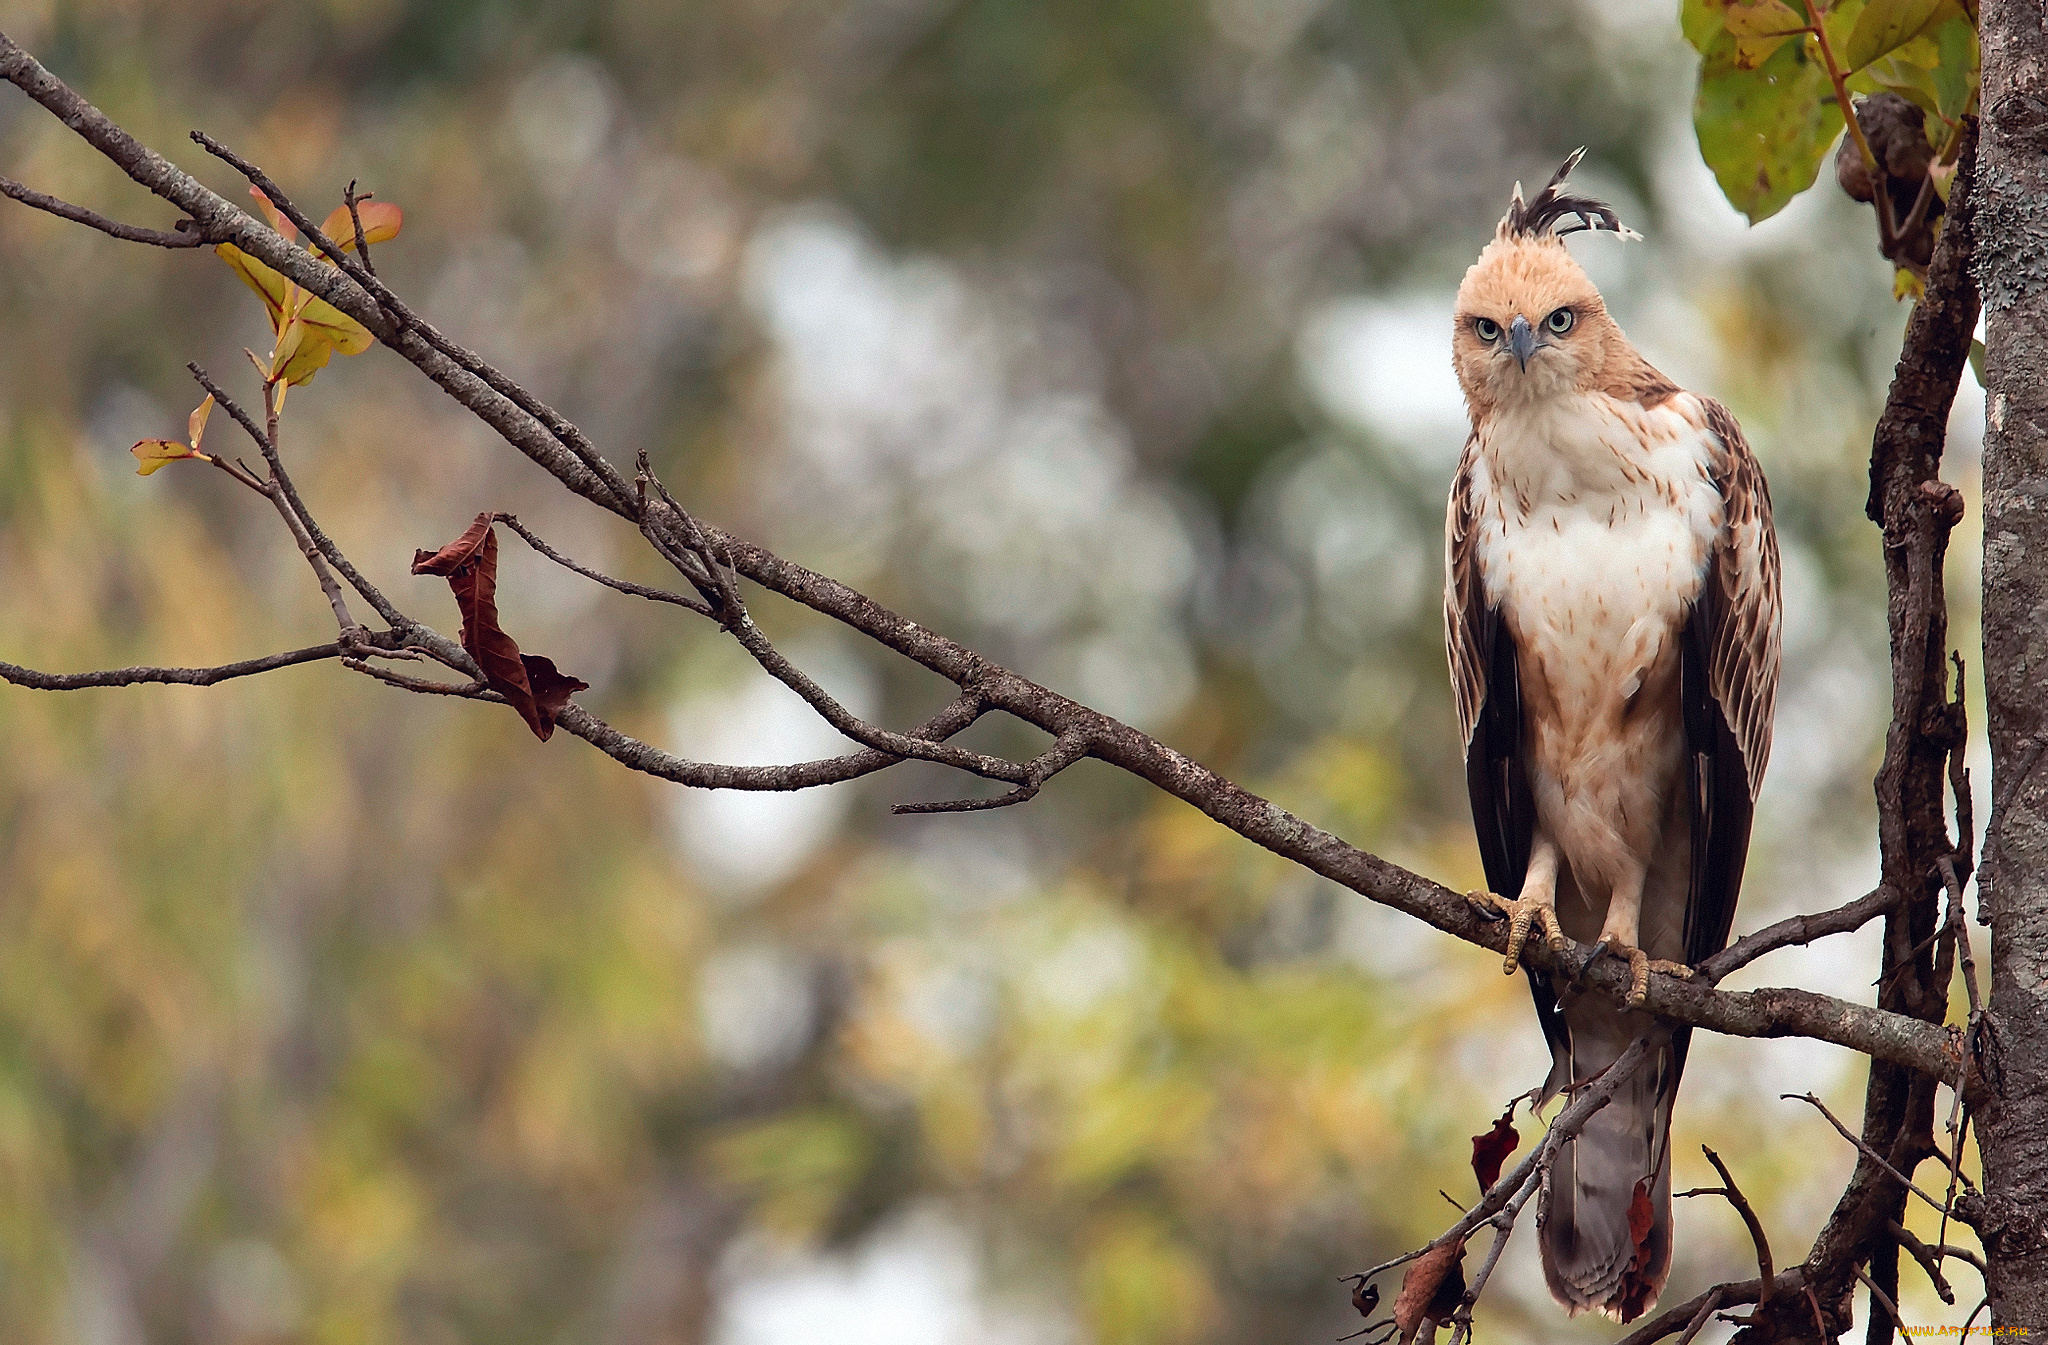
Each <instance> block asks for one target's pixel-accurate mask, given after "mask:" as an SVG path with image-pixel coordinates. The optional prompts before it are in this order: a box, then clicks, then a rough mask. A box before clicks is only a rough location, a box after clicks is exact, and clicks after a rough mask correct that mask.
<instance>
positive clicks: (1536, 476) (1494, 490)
mask: <svg viewBox="0 0 2048 1345" xmlns="http://www.w3.org/2000/svg"><path fill="white" fill-rule="evenodd" d="M1698 411H1699V408H1698V406H1697V404H1696V403H1694V402H1693V400H1692V399H1691V398H1690V397H1689V396H1685V395H1683V394H1681V395H1680V396H1678V397H1674V398H1672V399H1671V400H1670V401H1668V402H1666V403H1664V404H1663V405H1662V406H1660V407H1658V408H1657V409H1655V410H1645V409H1644V408H1643V407H1641V406H1640V405H1638V404H1636V403H1634V402H1617V401H1615V400H1614V399H1612V398H1608V397H1605V396H1602V395H1600V394H1592V395H1590V396H1584V397H1577V396H1575V397H1569V398H1558V399H1555V400H1554V401H1550V402H1547V403H1540V404H1536V405H1533V406H1531V407H1528V408H1524V409H1520V410H1517V411H1515V412H1512V413H1510V414H1508V415H1503V416H1497V417H1495V418H1493V419H1492V420H1491V421H1490V422H1489V424H1487V425H1486V426H1485V427H1484V428H1482V429H1481V431H1480V445H1479V447H1480V450H1481V451H1480V453H1479V455H1478V460H1477V462H1476V463H1475V466H1474V474H1473V481H1472V489H1473V501H1474V504H1475V505H1476V506H1477V508H1476V511H1475V512H1476V514H1477V518H1476V519H1475V524H1476V532H1477V537H1476V541H1477V545H1478V555H1477V559H1478V563H1479V573H1480V582H1481V584H1482V586H1483V587H1484V589H1485V591H1486V598H1487V600H1488V602H1489V603H1497V604H1499V605H1500V607H1501V608H1502V611H1503V613H1504V615H1505V616H1506V618H1507V623H1508V627H1509V630H1510V631H1511V633H1512V636H1513V639H1514V644H1515V650H1516V654H1517V659H1518V663H1519V666H1520V669H1521V681H1522V696H1523V701H1524V708H1525V710H1526V711H1527V713H1526V715H1525V718H1524V725H1525V732H1526V733H1527V734H1528V741H1527V742H1526V744H1525V748H1526V750H1527V752H1528V754H1529V755H1528V762H1529V767H1530V783H1531V785H1532V786H1533V787H1534V789H1535V793H1536V804H1537V815H1538V822H1539V826H1540V827H1541V829H1542V831H1543V833H1544V834H1545V835H1547V836H1550V837H1552V838H1554V839H1555V840H1556V841H1557V842H1558V843H1559V844H1560V845H1561V846H1562V847H1563V850H1564V854H1565V857H1566V859H1567V861H1568V862H1569V863H1570V865H1571V868H1572V871H1573V873H1574V874H1575V875H1576V876H1577V879H1578V881H1579V884H1580V888H1581V890H1582V891H1586V892H1587V893H1588V895H1589V896H1591V895H1592V894H1593V893H1594V892H1599V893H1600V896H1601V899H1602V900H1603V901H1604V892H1605V888H1606V886H1607V884H1608V883H1610V882H1612V881H1614V880H1615V879H1616V878H1617V877H1618V876H1619V875H1621V874H1623V873H1625V872H1628V871H1630V870H1631V866H1646V865H1647V864H1648V863H1649V857H1650V856H1652V855H1653V854H1654V853H1655V852H1656V849H1657V846H1658V844H1659V836H1660V834H1661V831H1662V828H1663V819H1664V818H1665V817H1666V816H1667V809H1668V808H1669V807H1670V806H1671V804H1672V803H1673V801H1674V800H1675V799H1676V798H1677V797H1679V796H1678V794H1677V792H1676V791H1677V790H1678V789H1679V788H1680V783H1679V782H1680V778H1681V777H1680V774H1679V771H1680V765H1681V762H1682V750H1683V742H1684V730H1683V726H1682V720H1681V718H1680V714H1681V711H1680V707H1679V698H1678V694H1677V693H1678V667H1679V657H1680V647H1679V639H1680V632H1681V631H1682V629H1683V627H1684V622H1685V618H1686V612H1687V605H1688V604H1689V603H1690V602H1691V601H1692V599H1693V598H1694V597H1695V596H1696V595H1697V594H1698V593H1699V590H1700V583H1701V580H1702V578H1703V576H1704V574H1705V569H1706V563H1707V559H1708V556H1709V555H1710V554H1711V550H1712V547H1713V543H1714V539H1715V535H1716V534H1717V533H1718V532H1719V530H1720V527H1721V517H1722V512H1723V505H1722V500H1721V495H1720V492H1719V490H1718V489H1716V487H1715V486H1714V483H1713V479H1712V476H1711V470H1712V464H1713V461H1714V453H1715V449H1716V445H1715V441H1714V440H1713V439H1712V437H1711V436H1710V435H1709V434H1708V433H1707V432H1706V430H1705V428H1704V425H1705V417H1704V416H1703V415H1700V414H1698ZM1688 412H1690V413H1692V414H1687V413H1688ZM1639 691H1644V692H1646V693H1647V694H1645V695H1643V696H1641V697H1638V695H1637V693H1638V692H1639Z"/></svg>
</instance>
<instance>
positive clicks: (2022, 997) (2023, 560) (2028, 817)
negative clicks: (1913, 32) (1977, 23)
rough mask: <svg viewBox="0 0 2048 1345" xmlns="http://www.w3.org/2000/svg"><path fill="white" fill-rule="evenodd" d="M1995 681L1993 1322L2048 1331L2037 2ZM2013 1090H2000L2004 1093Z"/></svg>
mask: <svg viewBox="0 0 2048 1345" xmlns="http://www.w3.org/2000/svg"><path fill="white" fill-rule="evenodd" d="M1982 34H1983V43H1984V132H1983V147H1982V149H1981V150H1980V154H1979V164H1980V167H1979V202H1980V204H1979V210H1978V222H1977V230H1978V239H1979V251H1978V270H1977V274H1978V282H1979V285H1980V287H1981V289H1982V290H1983V293H1984V310H1985V360H1984V372H1985V384H1986V390H1987V394H1988V396H1987V404H1986V420H1987V422H1988V424H1987V428H1986V433H1985V439H1984V681H1985V687H1986V691H1987V693H1988V694H1987V705H1986V709H1987V711H1988V717H1989V725H1990V733H1991V763H1992V815H1991V823H1990V829H1989V832H1988V833H1987V836H1986V841H1985V847H1984V849H1985V866H1984V867H1985V873H1984V886H1983V911H1984V918H1985V919H1986V920H1987V921H1988V922H1989V924H1990V925H1991V928H1992V943H1991V1000H1990V1021H1991V1024H1992V1026H1993V1029H1994V1033H1993V1035H1994V1038H1995V1042H1996V1046H1995V1048H1994V1049H1995V1052H1996V1056H1997V1061H1998V1064H1999V1065H2001V1066H2002V1067H2003V1068H2002V1069H2001V1070H1999V1071H1997V1073H1996V1075H1995V1076H1994V1082H1993V1085H1992V1086H1991V1087H1990V1088H1988V1089H1987V1090H1986V1095H1985V1097H1984V1099H1983V1101H1982V1103H1981V1104H1980V1110H1979V1112H1978V1117H1977V1120H1978V1126H1979V1130H1978V1135H1979V1146H1978V1147H1979V1150H1980V1152H1981V1153H1982V1154H1983V1156H1984V1179H1985V1200H1984V1205H1983V1209H1982V1214H1981V1220H1982V1227H1981V1228H1980V1230H1979V1231H1980V1235H1981V1236H1982V1237H1983V1240H1984V1248H1985V1252H1986V1253H1987V1258H1988V1261H1989V1276H1988V1278H1989V1289H1990V1295H1991V1319H1992V1321H1993V1322H1994V1323H1995V1324H1997V1325H1999V1326H2006V1327H2030V1328H2033V1329H2034V1330H2040V1329H2042V1328H2043V1327H2048V1233H2044V1211H2048V1088H2043V1087H2042V1086H2041V1081H2042V1080H2043V1079H2044V1078H2048V771H2042V770H2040V769H2038V768H2039V766H2040V762H2041V757H2042V754H2043V753H2042V748H2043V745H2044V743H2048V31H2044V18H2043V13H2042V9H2041V6H2040V4H2039V0H1989V2H1988V3H1986V4H1985V6H1984V10H1983V18H1982ZM2000 1082H2002V1085H2003V1086H2002V1087H2000V1086H1998V1085H1999V1083H2000Z"/></svg>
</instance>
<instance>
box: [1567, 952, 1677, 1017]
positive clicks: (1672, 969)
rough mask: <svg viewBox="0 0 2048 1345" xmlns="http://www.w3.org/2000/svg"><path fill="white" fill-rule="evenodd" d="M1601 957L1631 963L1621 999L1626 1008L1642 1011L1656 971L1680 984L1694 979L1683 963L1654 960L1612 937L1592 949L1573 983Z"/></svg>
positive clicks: (1660, 959) (1582, 977)
mask: <svg viewBox="0 0 2048 1345" xmlns="http://www.w3.org/2000/svg"><path fill="white" fill-rule="evenodd" d="M1602 953H1613V954H1615V955H1616V956H1617V957H1623V958H1626V959H1628V993H1627V994H1626V995H1624V996H1623V997H1622V1006H1623V1007H1624V1008H1629V1009H1640V1008H1642V1007H1643V1001H1644V1000H1646V999H1648V998H1649V996H1650V973H1651V972H1653V971H1661V972H1663V973H1664V974H1665V975H1666V976H1676V977H1679V978H1680V979H1681V980H1688V981H1689V980H1691V979H1692V977H1693V969H1692V968H1691V967H1688V966H1687V965H1686V964H1685V963H1683V962H1667V961H1665V960H1664V959H1663V958H1661V957H1651V956H1650V955H1649V954H1648V953H1646V952H1644V951H1643V950H1642V949H1640V948H1631V947H1630V946H1629V945H1628V944H1625V943H1623V942H1621V941H1620V940H1619V939H1615V938H1611V937H1610V938H1603V939H1601V940H1600V942H1598V943H1596V944H1594V945H1593V951H1592V952H1590V953H1588V954H1586V960H1585V961H1584V962H1581V963H1580V964H1579V970H1578V972H1577V974H1576V975H1574V976H1573V977H1572V979H1573V980H1575V981H1576V980H1583V979H1585V975H1586V969H1587V968H1589V967H1591V966H1592V965H1593V963H1594V961H1595V959H1597V958H1598V957H1599V956H1600V954H1602Z"/></svg>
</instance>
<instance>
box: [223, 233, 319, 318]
mask: <svg viewBox="0 0 2048 1345" xmlns="http://www.w3.org/2000/svg"><path fill="white" fill-rule="evenodd" d="M213 251H214V254H215V255H216V256H218V257H219V258H220V259H221V260H222V261H224V262H226V263H227V264H228V265H229V266H232V267H233V268H234V270H235V274H236V275H238V276H240V277H241V278H242V283H243V284H244V285H247V286H248V287H249V288H250V289H252V290H254V291H256V295H257V297H258V298H260V299H262V300H263V306H264V307H265V308H267V309H269V310H270V328H271V330H272V331H281V330H282V329H283V327H284V324H285V320H286V318H285V310H286V309H287V308H288V307H289V306H290V305H291V304H292V303H293V302H294V294H293V291H295V290H297V289H298V286H296V285H294V284H292V282H291V281H289V280H286V279H285V278H284V277H283V276H281V275H279V274H278V273H277V272H275V271H273V270H271V269H270V268H269V267H268V266H265V265H264V264H263V263H262V262H259V261H257V260H256V259H255V258H254V257H251V256H250V255H249V254H248V253H246V252H244V251H242V250H241V249H240V248H238V247H236V246H235V245H234V244H233V243H216V244H215V245H214V248H213Z"/></svg>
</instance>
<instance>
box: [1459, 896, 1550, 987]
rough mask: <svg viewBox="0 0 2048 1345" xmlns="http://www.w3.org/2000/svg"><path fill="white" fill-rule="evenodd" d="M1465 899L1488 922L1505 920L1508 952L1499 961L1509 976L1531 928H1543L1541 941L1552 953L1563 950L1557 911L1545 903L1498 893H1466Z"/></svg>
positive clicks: (1519, 960)
mask: <svg viewBox="0 0 2048 1345" xmlns="http://www.w3.org/2000/svg"><path fill="white" fill-rule="evenodd" d="M1465 900H1466V901H1468V902H1470V903H1471V904H1472V906H1473V908H1474V909H1475V910H1478V911H1479V912H1481V913H1482V914H1484V915H1486V916H1487V917H1488V918H1489V919H1493V920H1498V919H1500V918H1501V917H1502V916H1506V917H1507V922H1508V951H1507V956H1506V957H1505V958H1503V959H1502V961H1501V970H1502V971H1504V972H1506V973H1507V974H1508V975H1510V976H1512V975H1514V974H1515V969H1516V968H1517V967H1519V966H1520V965H1521V962H1522V945H1523V944H1524V943H1526V942H1528V939H1529V927H1530V926H1531V925H1536V924H1540V925H1541V926H1542V927H1543V941H1544V942H1545V943H1547V944H1549V945H1550V949H1551V951H1552V952H1561V951H1562V950H1563V949H1564V926H1562V925H1560V924H1558V923H1557V908H1556V907H1554V906H1552V905H1551V904H1550V903H1549V902H1547V901H1542V900H1540V899H1538V898H1535V897H1521V898H1518V899H1516V900H1514V901H1510V900H1508V898H1506V897H1503V896H1501V895H1500V894H1499V893H1498V892H1468V893H1466V894H1465Z"/></svg>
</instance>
